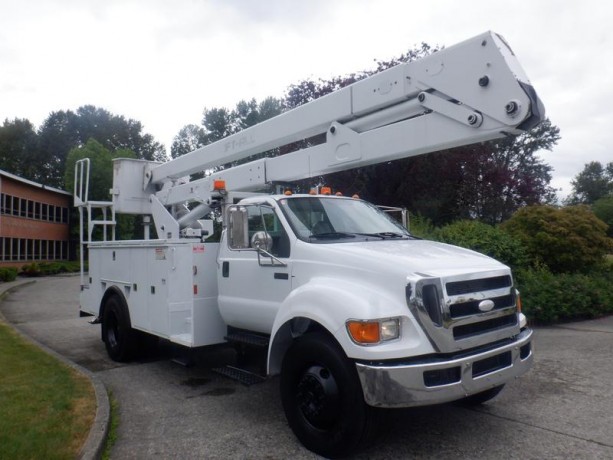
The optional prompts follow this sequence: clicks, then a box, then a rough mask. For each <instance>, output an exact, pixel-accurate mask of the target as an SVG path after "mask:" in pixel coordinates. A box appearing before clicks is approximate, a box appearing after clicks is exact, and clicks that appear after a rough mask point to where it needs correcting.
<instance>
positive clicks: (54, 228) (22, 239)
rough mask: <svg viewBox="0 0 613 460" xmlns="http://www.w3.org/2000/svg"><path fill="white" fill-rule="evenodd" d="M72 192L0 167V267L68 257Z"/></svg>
mask: <svg viewBox="0 0 613 460" xmlns="http://www.w3.org/2000/svg"><path fill="white" fill-rule="evenodd" d="M71 205H72V195H71V194H70V193H68V192H65V191H63V190H58V189H56V188H52V187H47V186H45V185H41V184H37V183H36V182H32V181H29V180H26V179H22V178H21V177H18V176H15V175H14V174H10V173H7V172H6V171H2V170H0V267H20V266H22V265H24V264H27V263H31V262H43V261H54V260H68V259H69V257H70V255H71V254H70V253H69V252H70V251H69V237H70V231H69V208H70V206H71Z"/></svg>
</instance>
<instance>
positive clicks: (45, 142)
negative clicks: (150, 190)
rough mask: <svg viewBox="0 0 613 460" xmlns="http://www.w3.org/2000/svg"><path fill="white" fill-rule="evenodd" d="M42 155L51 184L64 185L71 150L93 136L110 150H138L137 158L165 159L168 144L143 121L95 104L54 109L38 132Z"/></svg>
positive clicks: (84, 143)
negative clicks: (146, 129)
mask: <svg viewBox="0 0 613 460" xmlns="http://www.w3.org/2000/svg"><path fill="white" fill-rule="evenodd" d="M38 138H39V146H40V151H41V156H42V157H43V158H45V160H46V163H45V168H46V177H47V182H46V183H47V184H49V185H54V186H57V187H62V186H63V185H64V184H63V179H64V170H65V162H66V157H67V155H68V152H70V150H71V149H73V148H78V147H83V146H85V145H86V144H87V142H88V141H89V140H90V139H95V140H96V141H97V142H98V143H99V144H100V145H102V146H104V147H105V148H107V149H108V150H110V151H117V150H120V149H125V150H130V151H132V152H134V154H135V155H136V157H137V158H142V159H145V160H154V161H164V160H165V159H166V151H165V150H164V146H163V145H162V144H160V143H159V142H156V141H155V140H154V138H153V136H151V135H150V134H146V133H143V127H142V124H141V123H140V122H139V121H136V120H132V119H126V118H125V117H123V116H121V115H113V114H112V113H110V112H108V111H107V110H105V109H101V108H97V107H95V106H92V105H85V106H82V107H79V108H78V109H77V110H76V112H73V111H71V110H67V111H57V112H52V113H51V114H49V116H48V117H47V118H46V119H45V121H44V122H43V124H42V126H41V127H40V129H39V131H38Z"/></svg>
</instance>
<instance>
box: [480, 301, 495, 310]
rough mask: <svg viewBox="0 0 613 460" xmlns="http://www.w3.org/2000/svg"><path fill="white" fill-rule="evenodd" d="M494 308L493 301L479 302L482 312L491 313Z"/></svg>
mask: <svg viewBox="0 0 613 460" xmlns="http://www.w3.org/2000/svg"><path fill="white" fill-rule="evenodd" d="M492 308H494V301H493V300H482V301H481V302H479V310H481V311H490V310H491V309H492Z"/></svg>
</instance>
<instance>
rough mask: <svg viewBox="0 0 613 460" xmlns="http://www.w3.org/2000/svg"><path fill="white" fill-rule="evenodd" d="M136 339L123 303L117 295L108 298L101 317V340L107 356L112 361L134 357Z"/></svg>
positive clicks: (121, 360)
mask: <svg viewBox="0 0 613 460" xmlns="http://www.w3.org/2000/svg"><path fill="white" fill-rule="evenodd" d="M137 339H138V337H137V331H135V330H134V329H132V325H131V323H130V316H129V313H128V309H127V307H126V306H125V304H124V302H123V301H122V300H121V299H120V298H119V296H117V295H112V296H110V297H109V298H108V299H107V300H106V302H105V304H104V314H103V315H102V340H103V341H104V345H105V346H106V351H107V353H108V355H109V356H110V358H111V359H112V360H113V361H119V362H126V361H129V360H130V359H131V358H133V357H134V355H135V352H136V349H137V342H138V340H137Z"/></svg>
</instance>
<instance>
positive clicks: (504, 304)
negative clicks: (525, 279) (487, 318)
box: [449, 294, 515, 318]
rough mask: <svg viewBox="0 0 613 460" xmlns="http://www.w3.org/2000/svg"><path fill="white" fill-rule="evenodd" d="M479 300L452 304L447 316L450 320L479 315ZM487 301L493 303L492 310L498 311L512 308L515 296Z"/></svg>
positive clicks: (510, 295)
mask: <svg viewBox="0 0 613 460" xmlns="http://www.w3.org/2000/svg"><path fill="white" fill-rule="evenodd" d="M482 300H483V299H481V300H471V301H470V302H462V303H454V304H452V305H450V306H449V314H450V315H451V317H452V318H460V317H462V316H469V315H478V314H479V313H481V310H479V303H480V302H482ZM489 300H491V301H493V302H494V308H493V309H492V310H500V309H502V308H508V307H514V306H515V296H514V295H513V294H509V295H505V296H501V297H492V298H490V299H489Z"/></svg>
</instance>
